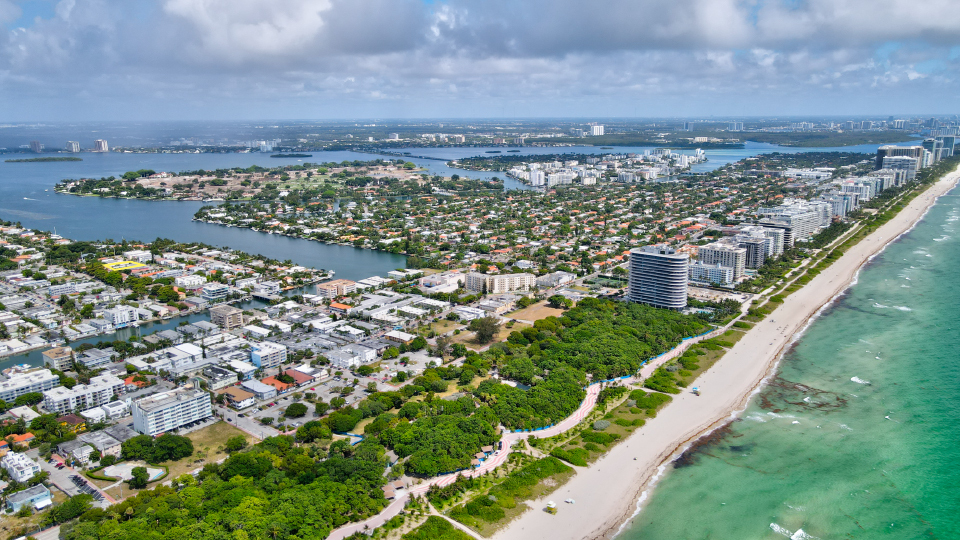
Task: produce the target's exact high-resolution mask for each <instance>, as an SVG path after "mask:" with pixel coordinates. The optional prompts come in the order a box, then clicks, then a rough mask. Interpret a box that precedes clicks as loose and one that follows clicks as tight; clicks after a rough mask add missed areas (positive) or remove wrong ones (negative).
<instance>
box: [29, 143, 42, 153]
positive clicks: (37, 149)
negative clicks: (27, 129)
mask: <svg viewBox="0 0 960 540" xmlns="http://www.w3.org/2000/svg"><path fill="white" fill-rule="evenodd" d="M30 150H32V151H33V152H35V153H37V154H39V153H40V152H43V143H41V142H40V141H30Z"/></svg>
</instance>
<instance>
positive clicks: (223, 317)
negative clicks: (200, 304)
mask: <svg viewBox="0 0 960 540" xmlns="http://www.w3.org/2000/svg"><path fill="white" fill-rule="evenodd" d="M210 322H212V323H213V324H215V325H217V326H219V327H220V328H223V329H224V330H233V329H234V328H240V327H241V326H243V310H242V309H239V308H235V307H233V306H231V305H228V304H224V305H221V306H215V307H212V308H210Z"/></svg>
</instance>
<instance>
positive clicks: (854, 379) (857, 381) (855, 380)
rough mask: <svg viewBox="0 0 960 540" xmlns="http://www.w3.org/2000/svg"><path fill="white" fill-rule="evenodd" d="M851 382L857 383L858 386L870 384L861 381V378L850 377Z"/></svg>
mask: <svg viewBox="0 0 960 540" xmlns="http://www.w3.org/2000/svg"><path fill="white" fill-rule="evenodd" d="M850 380H851V381H853V382H855V383H857V384H870V381H865V380H863V379H861V378H860V377H850Z"/></svg>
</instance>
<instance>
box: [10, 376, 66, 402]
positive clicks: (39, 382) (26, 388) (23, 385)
mask: <svg viewBox="0 0 960 540" xmlns="http://www.w3.org/2000/svg"><path fill="white" fill-rule="evenodd" d="M59 384H60V377H57V376H56V375H54V374H53V373H51V372H50V370H49V369H43V368H38V369H31V370H29V371H22V372H18V373H14V374H12V375H10V377H9V378H8V379H7V380H5V381H2V382H0V399H2V400H3V401H5V402H7V403H13V402H14V401H16V400H17V398H18V397H20V396H22V395H24V394H29V393H32V392H44V391H46V390H50V389H52V388H54V387H56V386H59Z"/></svg>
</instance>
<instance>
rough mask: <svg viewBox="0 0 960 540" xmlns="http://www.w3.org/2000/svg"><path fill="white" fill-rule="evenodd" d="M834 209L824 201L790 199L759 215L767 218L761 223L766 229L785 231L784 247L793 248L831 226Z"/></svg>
mask: <svg viewBox="0 0 960 540" xmlns="http://www.w3.org/2000/svg"><path fill="white" fill-rule="evenodd" d="M832 212H833V209H832V207H831V206H830V204H828V203H826V202H824V201H803V200H796V199H788V200H785V201H783V205H781V206H774V207H770V208H761V209H760V210H759V212H758V213H759V214H760V215H763V216H766V217H765V219H763V220H761V221H760V224H761V225H763V226H764V227H772V228H779V229H783V230H784V245H785V246H786V247H793V245H794V244H795V243H796V242H803V241H806V240H808V239H809V238H810V237H811V236H813V235H814V234H816V232H817V231H818V230H820V228H821V227H823V226H826V225H829V224H830V218H831V216H832Z"/></svg>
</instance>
